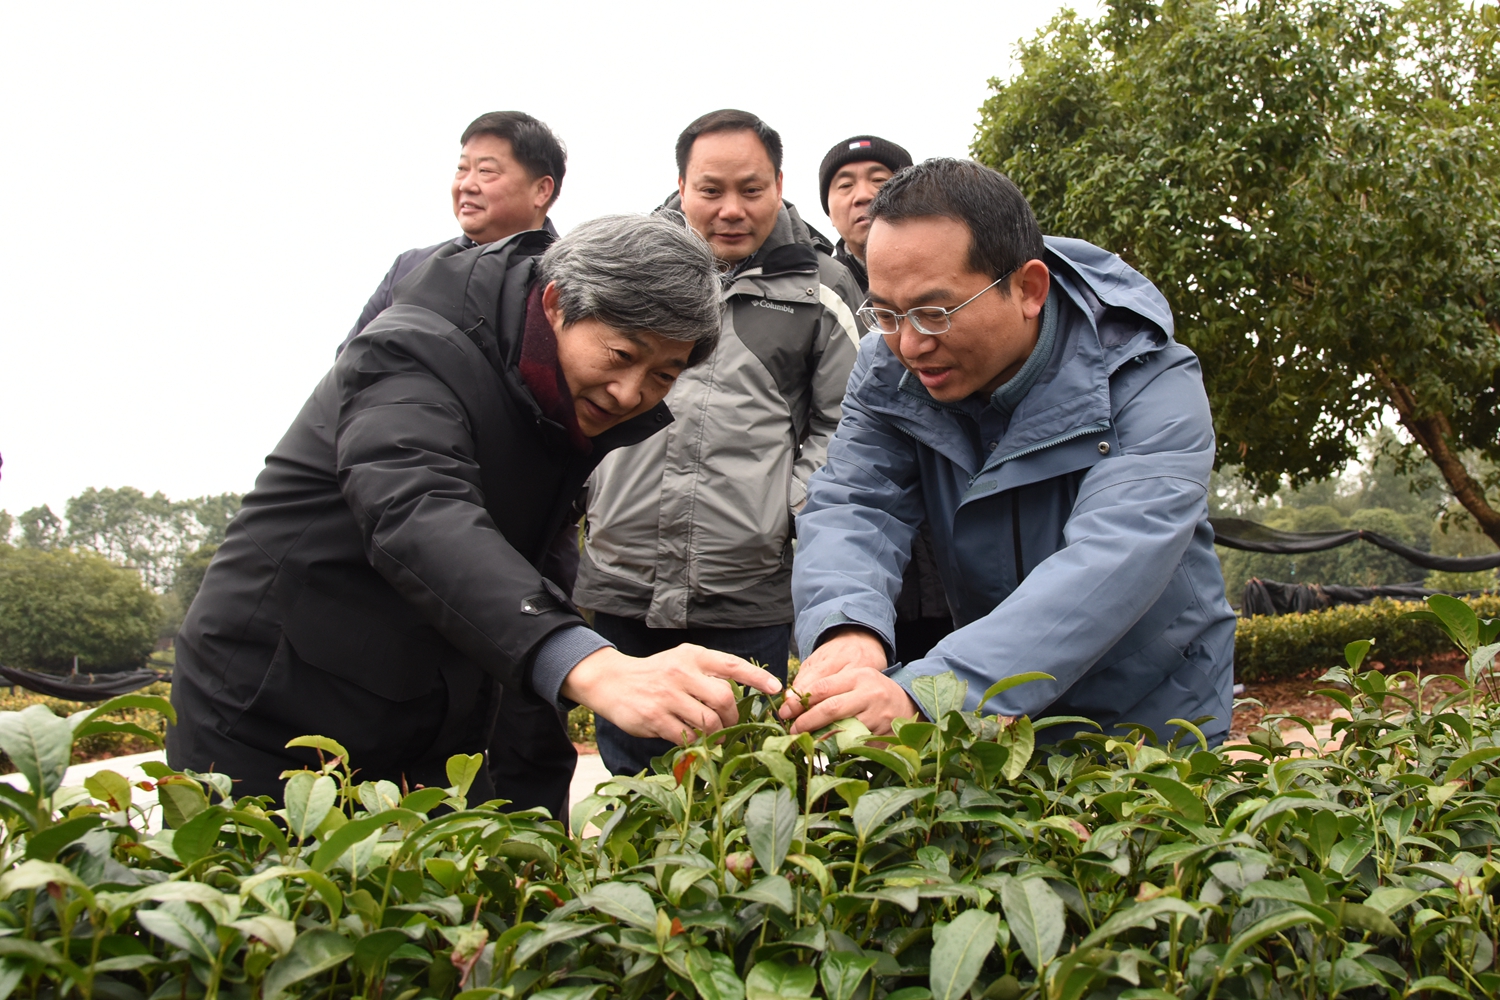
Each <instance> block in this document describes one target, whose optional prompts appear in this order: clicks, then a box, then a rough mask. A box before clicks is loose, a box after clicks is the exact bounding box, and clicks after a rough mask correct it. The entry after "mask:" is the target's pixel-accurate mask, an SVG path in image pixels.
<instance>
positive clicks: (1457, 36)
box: [973, 0, 1500, 542]
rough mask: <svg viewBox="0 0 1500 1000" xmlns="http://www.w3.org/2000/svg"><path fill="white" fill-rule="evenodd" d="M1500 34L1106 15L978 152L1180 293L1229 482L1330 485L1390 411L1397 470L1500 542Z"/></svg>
mask: <svg viewBox="0 0 1500 1000" xmlns="http://www.w3.org/2000/svg"><path fill="white" fill-rule="evenodd" d="M1497 25H1500V17H1497V13H1496V7H1495V6H1494V5H1493V4H1489V5H1485V6H1482V7H1481V6H1466V5H1464V4H1462V3H1459V2H1456V0H1417V2H1410V3H1406V4H1402V5H1398V6H1392V5H1387V4H1385V3H1383V2H1380V0H1259V2H1254V0H1252V2H1244V3H1240V2H1225V0H1166V2H1161V3H1157V2H1153V0H1109V4H1108V9H1107V11H1106V13H1105V15H1104V16H1103V17H1101V18H1100V19H1099V20H1097V21H1093V22H1089V21H1083V20H1080V19H1078V18H1077V17H1076V16H1074V15H1073V14H1072V13H1071V12H1068V13H1064V14H1062V15H1060V16H1059V17H1058V18H1057V19H1055V20H1054V21H1053V22H1052V24H1051V25H1050V26H1049V27H1048V28H1047V29H1046V30H1045V31H1043V32H1042V33H1041V34H1040V35H1039V36H1038V37H1037V38H1036V39H1034V40H1033V41H1031V42H1030V43H1027V44H1025V45H1023V46H1022V49H1021V61H1020V62H1021V71H1020V73H1019V74H1018V75H1017V76H1016V78H1015V79H1013V80H1011V81H1009V82H1000V81H998V80H997V81H992V87H993V89H994V94H993V96H992V97H991V98H990V99H989V100H988V101H987V102H986V103H985V105H984V108H983V111H982V119H981V123H980V131H979V134H978V137H977V139H976V141H975V144H974V150H973V151H974V155H975V156H976V157H977V158H979V159H981V160H982V161H983V162H985V163H988V164H989V165H991V166H993V167H995V168H997V169H999V170H1001V171H1003V172H1005V173H1006V174H1008V175H1009V176H1010V177H1011V178H1012V179H1014V180H1015V181H1016V183H1017V184H1018V185H1019V186H1020V187H1021V189H1022V190H1023V191H1025V192H1026V193H1027V195H1028V196H1029V197H1030V199H1031V202H1032V205H1033V206H1034V207H1035V209H1036V212H1037V215H1038V218H1039V219H1040V220H1041V222H1042V226H1043V228H1044V229H1045V230H1046V231H1048V232H1051V233H1056V234H1059V235H1065V236H1076V237H1080V238H1084V239H1088V240H1090V241H1092V242H1094V243H1097V244H1099V245H1101V246H1104V247H1107V248H1109V249H1111V250H1115V251H1118V252H1119V253H1120V254H1121V255H1122V256H1123V257H1125V259H1126V260H1127V261H1129V262H1130V263H1131V264H1132V265H1134V266H1135V267H1137V268H1139V269H1140V270H1141V271H1142V272H1143V273H1145V274H1146V275H1147V276H1148V277H1150V278H1151V279H1152V280H1153V281H1155V282H1156V283H1157V284H1158V285H1159V286H1160V287H1161V288H1162V290H1163V292H1164V293H1165V294H1166V296H1167V298H1168V300H1169V301H1170V302H1171V304H1172V307H1173V310H1174V313H1175V315H1176V319H1177V333H1178V336H1179V338H1180V339H1181V340H1182V341H1183V342H1184V343H1186V344H1188V345H1189V346H1191V347H1192V348H1194V349H1195V350H1196V351H1197V352H1198V354H1199V357H1200V358H1201V359H1202V361H1203V364H1204V369H1205V377H1206V381H1207V386H1208V390H1209V395H1210V398H1211V400H1212V402H1213V406H1214V420H1215V426H1216V430H1217V432H1218V437H1219V455H1218V459H1219V462H1220V464H1235V465H1237V466H1238V467H1239V469H1240V470H1241V472H1242V474H1244V475H1245V476H1246V477H1248V479H1249V481H1250V482H1251V483H1252V484H1253V485H1254V486H1255V488H1257V489H1258V490H1260V491H1262V492H1270V491H1272V490H1275V489H1276V488H1277V487H1278V486H1279V485H1280V484H1281V483H1282V482H1283V480H1284V479H1285V480H1286V481H1287V482H1289V483H1290V484H1291V485H1292V486H1299V485H1302V484H1305V483H1309V482H1312V481H1315V480H1319V479H1323V478H1326V477H1328V476H1330V475H1333V474H1334V473H1336V472H1337V471H1338V470H1339V469H1340V468H1341V467H1342V466H1343V465H1344V464H1345V463H1346V462H1347V461H1348V460H1349V459H1351V458H1352V457H1354V455H1355V452H1356V449H1357V447H1358V441H1359V439H1360V437H1361V436H1362V435H1363V434H1365V433H1366V432H1368V431H1369V430H1370V429H1371V428H1372V427H1374V426H1375V425H1376V424H1377V423H1378V421H1379V420H1380V417H1381V415H1382V413H1383V412H1385V411H1386V409H1387V408H1393V409H1394V410H1395V412H1396V414H1397V415H1398V418H1399V420H1400V423H1401V426H1402V427H1403V428H1404V429H1405V430H1406V432H1407V434H1408V435H1409V436H1410V441H1409V443H1408V444H1406V445H1405V446H1402V447H1400V448H1398V449H1397V452H1398V455H1399V457H1400V458H1402V459H1403V460H1404V461H1406V462H1407V463H1408V464H1415V463H1416V462H1418V461H1419V460H1421V459H1422V458H1423V457H1425V458H1426V459H1430V460H1431V462H1432V463H1433V465H1434V466H1435V467H1436V469H1437V471H1438V473H1439V474H1440V475H1441V477H1442V479H1443V481H1444V482H1445V483H1446V485H1447V488H1448V489H1449V490H1450V491H1451V493H1452V495H1453V496H1454V497H1455V498H1456V499H1457V501H1458V502H1459V503H1460V504H1461V505H1462V507H1463V508H1464V509H1465V510H1466V511H1467V512H1468V514H1469V515H1471V516H1472V517H1473V518H1474V520H1475V522H1476V523H1477V524H1478V526H1479V527H1480V528H1481V529H1482V530H1483V531H1484V533H1485V534H1486V535H1488V536H1489V537H1490V538H1491V539H1493V540H1495V541H1497V542H1500V511H1497V510H1496V509H1495V508H1496V502H1495V497H1496V494H1497V491H1500V478H1497V476H1495V475H1494V474H1493V473H1491V474H1489V475H1482V474H1479V473H1477V472H1476V470H1477V469H1478V468H1479V466H1478V460H1481V459H1483V460H1488V461H1489V462H1490V463H1494V462H1496V461H1500V301H1497V300H1496V296H1497V289H1500V180H1497V178H1500V140H1497V131H1500V130H1497V118H1500V99H1497V92H1500V61H1497V58H1500V57H1497V46H1496V40H1497V38H1496V27H1497ZM1416 449H1420V451H1417V450H1416ZM1490 468H1491V469H1493V468H1495V466H1494V465H1491V466H1490Z"/></svg>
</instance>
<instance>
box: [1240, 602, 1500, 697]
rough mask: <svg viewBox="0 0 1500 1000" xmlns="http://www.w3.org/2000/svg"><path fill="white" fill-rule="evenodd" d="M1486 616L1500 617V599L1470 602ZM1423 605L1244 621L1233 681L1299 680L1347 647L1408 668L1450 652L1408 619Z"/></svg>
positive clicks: (1375, 605)
mask: <svg viewBox="0 0 1500 1000" xmlns="http://www.w3.org/2000/svg"><path fill="white" fill-rule="evenodd" d="M1469 603H1470V604H1472V605H1473V607H1474V608H1475V610H1476V611H1478V612H1479V613H1480V614H1482V615H1487V616H1494V615H1500V597H1495V596H1489V595H1486V596H1484V597H1478V598H1475V599H1474V600H1472V601H1470V602H1469ZM1421 608H1422V605H1420V604H1413V603H1407V602H1402V601H1387V600H1377V601H1372V602H1370V603H1369V604H1349V605H1343V606H1340V607H1336V608H1328V609H1326V610H1323V611H1312V612H1309V613H1307V614H1302V615H1262V616H1257V617H1255V618H1241V619H1240V620H1239V622H1238V623H1237V624H1236V626H1235V631H1234V676H1235V680H1239V681H1268V680H1278V679H1281V678H1290V677H1300V676H1302V675H1303V674H1306V673H1308V672H1309V671H1312V670H1318V669H1320V668H1322V667H1324V666H1326V665H1327V664H1328V663H1330V662H1334V661H1336V660H1337V659H1338V658H1339V657H1340V656H1342V655H1343V650H1344V647H1345V646H1347V645H1348V644H1349V643H1351V642H1357V641H1359V640H1360V639H1374V640H1375V646H1376V656H1378V657H1379V659H1380V660H1381V661H1383V662H1385V663H1397V664H1410V663H1414V662H1417V661H1419V660H1425V659H1426V658H1428V657H1430V656H1434V655H1436V654H1438V653H1443V652H1446V651H1448V650H1449V649H1451V648H1452V647H1451V646H1450V645H1449V643H1448V640H1447V639H1446V638H1445V637H1444V636H1443V634H1442V633H1441V632H1439V631H1438V630H1437V629H1436V628H1433V627H1432V626H1431V625H1429V624H1426V623H1423V622H1419V621H1412V620H1410V619H1408V618H1405V617H1404V616H1405V615H1406V614H1407V613H1408V612H1411V611H1416V610H1420V609H1421Z"/></svg>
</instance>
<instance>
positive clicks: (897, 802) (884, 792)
mask: <svg viewBox="0 0 1500 1000" xmlns="http://www.w3.org/2000/svg"><path fill="white" fill-rule="evenodd" d="M932 793H933V789H931V788H872V789H870V790H869V791H868V792H865V794H863V795H861V796H860V797H859V801H858V802H857V803H855V805H854V816H853V819H854V833H855V836H857V837H858V838H859V839H860V840H861V841H865V840H869V839H870V837H871V836H872V835H873V834H874V833H875V831H876V830H877V829H879V828H880V826H881V824H883V823H884V822H885V821H886V820H888V819H890V818H891V817H892V816H894V815H896V813H898V812H900V811H901V810H902V809H905V808H906V807H907V806H909V805H911V804H912V803H913V802H916V801H917V800H918V799H925V798H926V797H927V796H929V795H931V794H932Z"/></svg>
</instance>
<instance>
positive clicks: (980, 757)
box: [969, 741, 1010, 781]
mask: <svg viewBox="0 0 1500 1000" xmlns="http://www.w3.org/2000/svg"><path fill="white" fill-rule="evenodd" d="M969 757H970V758H971V759H972V760H973V761H974V763H976V764H978V765H979V770H980V772H981V773H982V775H983V777H984V780H985V781H989V780H990V779H992V778H998V777H999V776H1000V775H1001V774H1003V773H1004V771H1005V762H1006V761H1008V760H1010V748H1009V747H1003V746H1001V745H1000V744H998V743H986V742H984V741H980V742H977V743H975V744H974V745H973V746H971V747H969Z"/></svg>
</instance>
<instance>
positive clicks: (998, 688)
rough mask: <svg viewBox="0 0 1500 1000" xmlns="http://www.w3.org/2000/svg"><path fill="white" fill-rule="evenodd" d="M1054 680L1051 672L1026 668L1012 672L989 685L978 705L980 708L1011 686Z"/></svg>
mask: <svg viewBox="0 0 1500 1000" xmlns="http://www.w3.org/2000/svg"><path fill="white" fill-rule="evenodd" d="M1055 680H1057V678H1056V677H1053V676H1052V675H1051V674H1044V673H1042V672H1041V671H1040V670H1028V671H1026V672H1025V673H1023V674H1012V675H1011V676H1009V677H1003V678H1001V679H1000V680H998V681H996V682H995V683H993V684H991V685H990V686H989V690H987V691H985V693H984V697H983V698H980V699H979V707H980V709H981V710H982V709H983V708H984V706H986V705H988V704H989V703H990V699H991V698H993V697H995V696H996V695H997V694H1004V693H1005V692H1006V691H1009V690H1010V689H1011V688H1013V687H1018V686H1020V685H1022V684H1030V683H1031V682H1032V681H1055Z"/></svg>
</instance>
